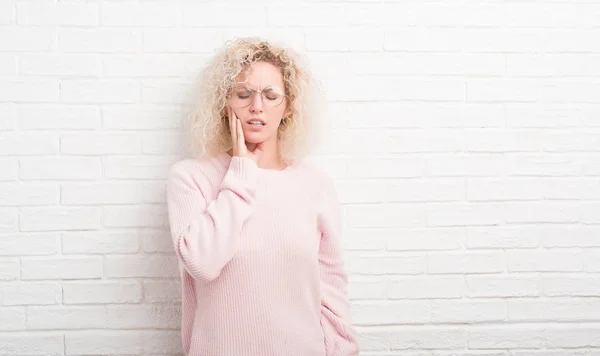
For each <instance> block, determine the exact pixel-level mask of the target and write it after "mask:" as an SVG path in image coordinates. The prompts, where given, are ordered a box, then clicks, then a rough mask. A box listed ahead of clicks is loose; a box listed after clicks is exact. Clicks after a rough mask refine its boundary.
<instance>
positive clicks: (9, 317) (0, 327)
mask: <svg viewBox="0 0 600 356" xmlns="http://www.w3.org/2000/svg"><path fill="white" fill-rule="evenodd" d="M25 318H26V316H25V308H22V307H2V309H0V331H13V330H24V329H25ZM0 342H1V341H0ZM0 345H2V344H0Z"/></svg>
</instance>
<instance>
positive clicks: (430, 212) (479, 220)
mask: <svg viewBox="0 0 600 356" xmlns="http://www.w3.org/2000/svg"><path fill="white" fill-rule="evenodd" d="M426 214H427V218H426V224H427V226H431V227H442V226H470V225H496V224H500V223H502V222H504V219H503V214H504V207H503V205H502V204H501V203H494V202H491V203H463V202H448V203H431V204H428V205H427V207H426Z"/></svg>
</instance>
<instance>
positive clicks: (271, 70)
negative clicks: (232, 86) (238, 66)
mask: <svg viewBox="0 0 600 356" xmlns="http://www.w3.org/2000/svg"><path fill="white" fill-rule="evenodd" d="M236 81H237V82H238V83H244V84H246V85H247V86H249V87H250V88H259V87H260V88H264V87H266V86H268V85H275V86H279V87H283V74H282V73H281V69H280V68H279V67H277V66H275V65H273V64H271V63H267V62H256V63H254V64H253V65H252V66H248V67H246V68H244V70H242V72H241V73H240V75H238V77H237V78H236Z"/></svg>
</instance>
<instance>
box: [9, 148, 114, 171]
mask: <svg viewBox="0 0 600 356" xmlns="http://www.w3.org/2000/svg"><path fill="white" fill-rule="evenodd" d="M52 143H54V141H53V142H52ZM19 168H20V172H19V176H20V178H21V179H24V180H28V179H29V180H44V179H50V180H61V179H68V180H89V179H99V178H100V176H101V174H102V166H101V162H100V159H99V158H95V157H67V156H63V157H58V156H53V157H44V158H41V157H31V158H21V159H20V160H19Z"/></svg>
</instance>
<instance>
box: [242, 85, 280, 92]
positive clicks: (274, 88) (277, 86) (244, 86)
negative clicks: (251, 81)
mask: <svg viewBox="0 0 600 356" xmlns="http://www.w3.org/2000/svg"><path fill="white" fill-rule="evenodd" d="M240 87H243V88H245V89H250V90H254V91H256V89H254V88H251V87H250V85H246V84H243V83H238V84H237V88H236V89H240ZM267 87H269V89H271V90H273V91H276V92H279V93H280V94H283V89H282V88H281V87H280V86H279V85H272V84H269V85H265V86H264V88H267ZM264 88H263V90H264Z"/></svg>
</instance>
